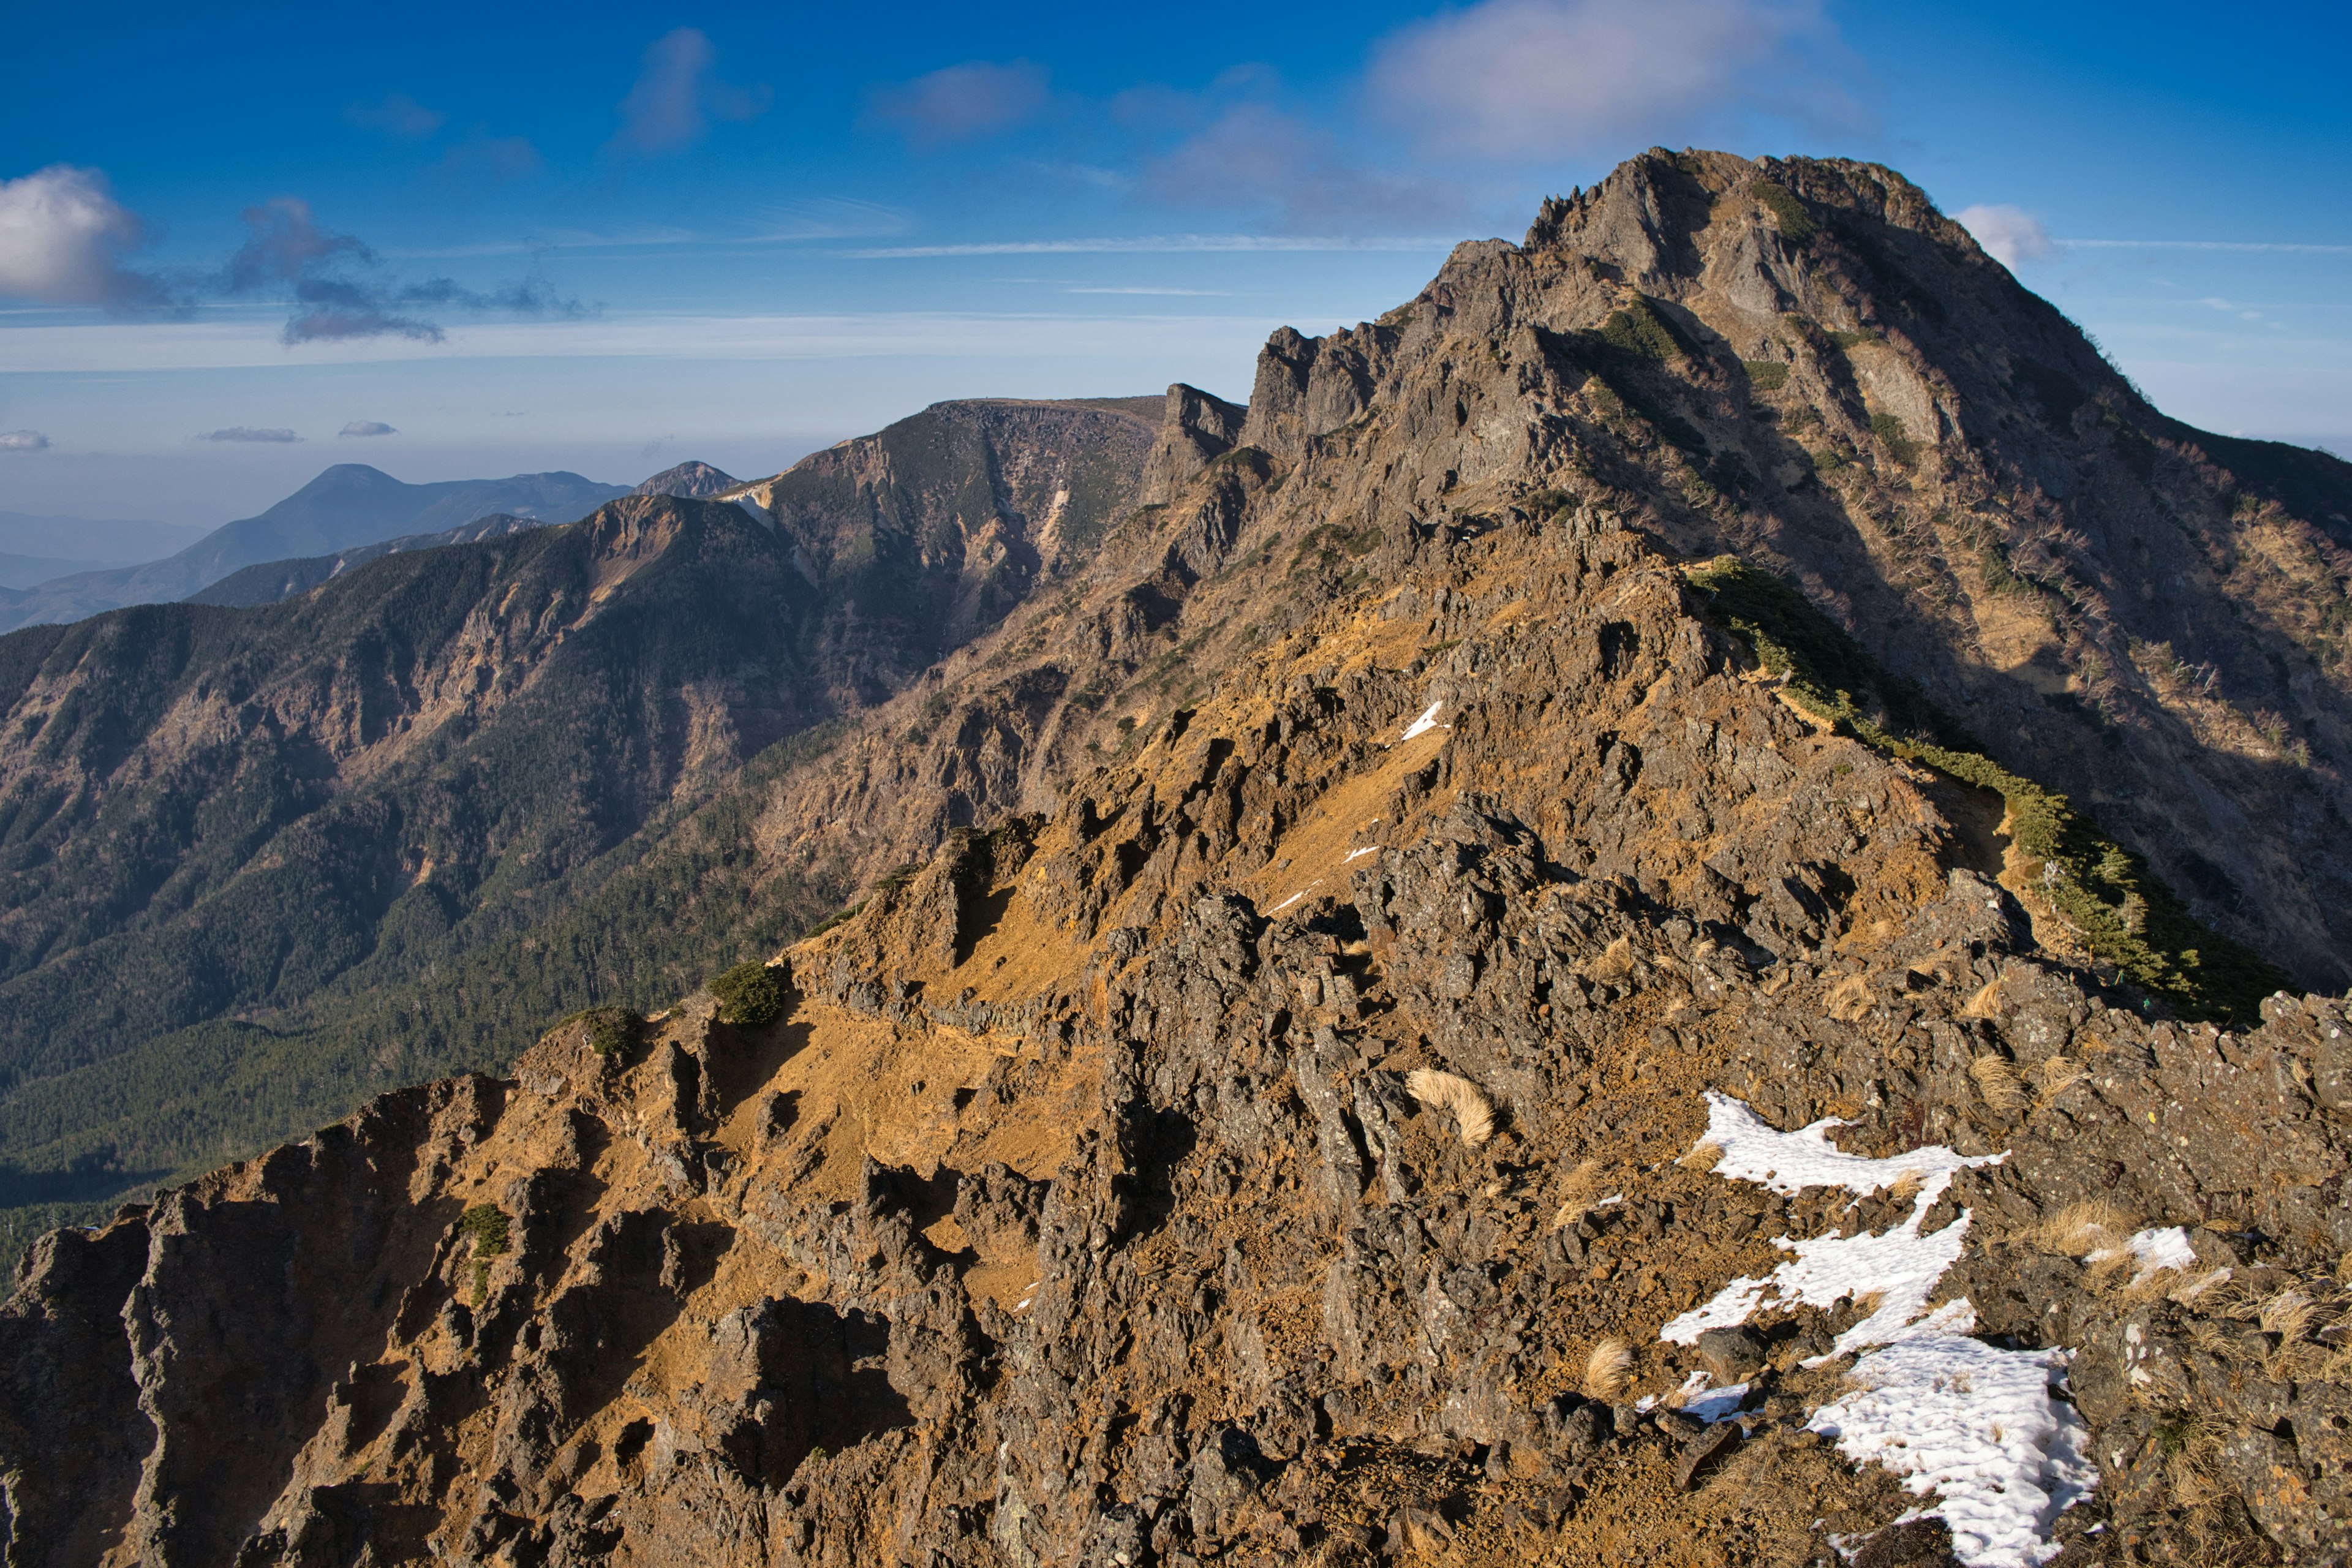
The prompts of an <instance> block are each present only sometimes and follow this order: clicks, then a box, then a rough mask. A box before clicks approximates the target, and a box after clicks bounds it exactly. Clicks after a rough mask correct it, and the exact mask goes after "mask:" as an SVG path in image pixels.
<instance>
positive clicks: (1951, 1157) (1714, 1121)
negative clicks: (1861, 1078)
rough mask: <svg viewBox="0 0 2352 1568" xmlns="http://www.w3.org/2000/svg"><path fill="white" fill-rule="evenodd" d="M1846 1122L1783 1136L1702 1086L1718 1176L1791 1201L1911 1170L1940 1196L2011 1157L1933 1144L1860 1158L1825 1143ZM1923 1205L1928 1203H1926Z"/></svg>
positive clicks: (1882, 1181) (1868, 1187) (1888, 1180)
mask: <svg viewBox="0 0 2352 1568" xmlns="http://www.w3.org/2000/svg"><path fill="white" fill-rule="evenodd" d="M1844 1125H1846V1124H1845V1123H1844V1122H1843V1121H1840V1120H1839V1119H1838V1118H1836V1117H1834V1116H1827V1117H1823V1118H1822V1120H1821V1121H1816V1122H1814V1123H1813V1124H1812V1125H1811V1126H1810V1127H1804V1128H1800V1129H1799V1130H1798V1131H1794V1132H1782V1131H1778V1130H1776V1129H1775V1128H1774V1127H1773V1126H1772V1125H1771V1123H1769V1122H1768V1121H1765V1120H1764V1119H1763V1118H1762V1117H1760V1116H1759V1115H1757V1114H1756V1112H1754V1111H1753V1110H1749V1109H1748V1107H1747V1106H1746V1105H1744V1104H1742V1103H1741V1102H1740V1101H1738V1100H1734V1099H1732V1098H1731V1096H1729V1095H1727V1094H1717V1092H1716V1091H1715V1090H1713V1089H1708V1090H1707V1091H1706V1133H1705V1134H1704V1135H1703V1136H1702V1137H1701V1138H1700V1139H1699V1144H1700V1145H1701V1146H1702V1147H1703V1146H1705V1145H1706V1144H1708V1143H1712V1144H1714V1145H1715V1146H1716V1147H1717V1148H1718V1149H1721V1150H1722V1151H1723V1158H1721V1159H1720V1160H1717V1162H1716V1163H1715V1173H1716V1174H1717V1175H1718V1176H1725V1177H1728V1178H1730V1179H1731V1180H1734V1181H1741V1182H1754V1183H1756V1184H1758V1185H1759V1186H1765V1187H1769V1188H1771V1189H1772V1190H1773V1191H1774V1192H1776V1193H1780V1194H1787V1195H1789V1196H1792V1197H1793V1196H1794V1195H1795V1194H1798V1193H1801V1192H1802V1191H1804V1190H1805V1189H1806V1188H1807V1187H1843V1188H1844V1189H1845V1190H1846V1191H1848V1192H1850V1193H1859V1194H1870V1193H1874V1192H1876V1191H1878V1190H1879V1189H1880V1188H1881V1187H1891V1186H1893V1185H1894V1184H1895V1183H1897V1182H1899V1181H1901V1180H1902V1179H1903V1178H1904V1177H1905V1176H1906V1175H1908V1174H1910V1173H1912V1172H1915V1171H1916V1172H1917V1173H1918V1174H1919V1178H1920V1180H1921V1181H1922V1182H1923V1183H1925V1185H1924V1186H1922V1187H1921V1188H1920V1189H1919V1190H1920V1192H1921V1194H1923V1195H1924V1194H1927V1192H1929V1191H1931V1190H1932V1191H1933V1192H1934V1193H1935V1194H1937V1196H1939V1197H1940V1196H1941V1195H1942V1194H1943V1191H1944V1189H1945V1188H1946V1187H1948V1186H1949V1185H1951V1184H1952V1177H1953V1176H1954V1175H1956V1174H1958V1173H1959V1172H1961V1171H1964V1170H1966V1169H1968V1167H1969V1166H1970V1165H1998V1164H2000V1163H2001V1162H2002V1161H2003V1160H2006V1159H2008V1158H2009V1156H2008V1155H2007V1154H1974V1155H1969V1154H1956V1153H1954V1152H1952V1151H1950V1150H1949V1149H1947V1148H1944V1147H1943V1146H1942V1145H1940V1144H1935V1143H1931V1144H1928V1145H1927V1147H1926V1148H1924V1149H1914V1150H1912V1151H1911V1152H1908V1153H1905V1154H1895V1155H1891V1156H1889V1157H1888V1158H1886V1159H1884V1160H1871V1159H1865V1158H1864V1157H1863V1156H1862V1155H1860V1154H1849V1153H1847V1152H1845V1151H1844V1150H1843V1149H1840V1148H1838V1147H1837V1146H1836V1145H1835V1144H1833V1143H1832V1142H1830V1141H1829V1131H1830V1129H1831V1128H1832V1127H1843V1126H1844ZM1927 1206H1928V1207H1933V1206H1934V1204H1933V1201H1932V1200H1930V1202H1929V1204H1928V1205H1927ZM1920 1212H1921V1213H1923V1214H1924V1213H1926V1212H1927V1210H1926V1209H1924V1208H1923V1209H1922V1210H1921V1211H1920Z"/></svg>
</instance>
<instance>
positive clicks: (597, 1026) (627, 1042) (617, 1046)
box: [563, 1007, 646, 1057]
mask: <svg viewBox="0 0 2352 1568" xmlns="http://www.w3.org/2000/svg"><path fill="white" fill-rule="evenodd" d="M563 1021H564V1022H565V1023H567V1024H570V1023H574V1022H577V1023H581V1024H584V1025H586V1026H587V1027H588V1048H589V1049H590V1050H592V1051H594V1052H595V1053H596V1054H597V1055H598V1056H600V1057H610V1056H618V1055H621V1054H622V1053H624V1052H625V1051H626V1050H628V1048H629V1047H631V1046H634V1045H635V1044H636V1043H637V1035H638V1032H639V1031H640V1030H642V1029H643V1028H644V1027H645V1026H646V1021H645V1019H644V1018H642V1017H640V1016H638V1015H636V1014H635V1013H633V1012H631V1011H630V1010H629V1009H628V1008H626V1007H591V1008H588V1009H587V1010H586V1011H584V1012H579V1013H574V1014H572V1016H571V1017H569V1018H566V1019H565V1020H563Z"/></svg>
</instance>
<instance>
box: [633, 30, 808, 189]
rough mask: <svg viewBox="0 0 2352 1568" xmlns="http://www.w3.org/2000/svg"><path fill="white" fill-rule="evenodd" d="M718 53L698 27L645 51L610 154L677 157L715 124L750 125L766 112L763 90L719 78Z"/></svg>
mask: <svg viewBox="0 0 2352 1568" xmlns="http://www.w3.org/2000/svg"><path fill="white" fill-rule="evenodd" d="M718 63H719V51H718V50H717V49H716V48H714V47H711V42H710V38H709V35H708V34H706V33H705V32H703V30H702V29H701V28H699V27H679V28H677V29H676V30H674V31H672V32H668V33H665V34H663V35H662V36H661V37H658V38H656V39H655V40H654V41H653V43H652V44H650V45H648V46H647V47H646V58H645V65H644V67H643V68H642V69H640V70H639V71H638V73H637V80H636V85H635V86H634V87H632V88H630V89H629V96H628V97H626V98H625V99H623V100H621V129H620V130H619V131H617V132H614V136H613V140H612V141H611V142H609V143H607V144H606V146H607V150H608V151H611V152H616V153H624V154H626V155H629V156H633V157H639V158H650V157H656V156H659V155H660V154H662V153H676V152H679V151H681V150H683V149H685V148H687V147H690V146H692V145H693V144H694V143H695V142H699V141H700V140H702V138H703V135H704V134H705V133H706V132H709V129H710V122H711V121H712V120H714V119H716V120H737V121H740V120H751V119H756V118H757V117H758V116H760V115H761V114H764V113H766V112H767V110H768V105H769V103H770V102H771V101H772V100H773V98H774V93H773V92H772V90H771V89H769V88H767V87H765V86H760V87H751V88H741V87H731V86H730V85H729V84H727V83H726V82H724V81H721V80H720V79H719V73H718Z"/></svg>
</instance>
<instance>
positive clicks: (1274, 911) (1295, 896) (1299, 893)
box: [1265, 877, 1323, 915]
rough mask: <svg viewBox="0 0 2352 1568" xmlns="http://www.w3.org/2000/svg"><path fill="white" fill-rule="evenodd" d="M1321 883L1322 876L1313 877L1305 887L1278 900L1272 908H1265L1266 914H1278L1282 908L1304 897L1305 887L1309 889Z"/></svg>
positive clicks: (1305, 894)
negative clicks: (1280, 900)
mask: <svg viewBox="0 0 2352 1568" xmlns="http://www.w3.org/2000/svg"><path fill="white" fill-rule="evenodd" d="M1322 885H1323V879H1322V878H1320V877H1318V878H1316V879H1315V880H1313V881H1311V882H1309V883H1307V887H1305V888H1301V889H1298V891H1297V892H1295V893H1293V894H1291V895H1290V897H1288V898H1286V899H1285V900H1282V902H1280V903H1278V904H1276V905H1275V906H1274V908H1272V909H1270V910H1266V911H1265V912H1266V913H1267V914H1269V915H1278V914H1280V913H1281V912H1282V911H1283V910H1286V909H1288V908H1289V907H1290V906H1291V905H1293V904H1295V903H1297V901H1298V900H1301V899H1303V898H1305V897H1306V896H1307V889H1310V888H1319V887H1321V886H1322Z"/></svg>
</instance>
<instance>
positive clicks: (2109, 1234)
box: [2023, 1198, 2132, 1261]
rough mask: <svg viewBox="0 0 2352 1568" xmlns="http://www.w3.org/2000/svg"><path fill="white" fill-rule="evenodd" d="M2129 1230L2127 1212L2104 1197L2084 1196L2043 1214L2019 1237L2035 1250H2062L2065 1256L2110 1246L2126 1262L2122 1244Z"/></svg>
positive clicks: (2127, 1252)
mask: <svg viewBox="0 0 2352 1568" xmlns="http://www.w3.org/2000/svg"><path fill="white" fill-rule="evenodd" d="M2131 1232H2132V1221H2131V1215H2128V1214H2126V1213H2125V1212H2124V1210H2123V1209H2122V1208H2121V1207H2120V1206H2119V1205H2116V1204H2112V1203H2110V1202H2108V1201H2107V1200H2106V1199H2105V1198H2085V1199H2084V1200H2083V1201H2082V1202H2080V1203H2073V1204H2068V1205H2066V1206H2065V1207H2064V1208H2062V1209H2059V1210H2057V1211H2056V1212H2055V1213H2053V1214H2050V1215H2045V1216H2044V1217H2043V1218H2042V1221H2041V1222H2040V1223H2039V1224H2037V1225H2035V1226H2032V1227H2031V1228H2029V1229H2028V1230H2027V1231H2026V1232H2025V1234H2024V1237H2023V1239H2024V1240H2025V1243H2026V1245H2028V1246H2029V1247H2034V1248H2036V1249H2037V1250H2039V1251H2042V1252H2056V1253H2063V1254H2064V1255H2065V1256H2066V1257H2069V1258H2087V1257H2089V1256H2090V1255H2092V1254H2093V1253H2095V1252H2100V1251H2104V1250H2107V1249H2114V1250H2116V1251H2120V1252H2122V1253H2123V1256H2124V1258H2125V1259H2126V1261H2128V1260H2129V1259H2130V1258H2131V1253H2130V1250H2129V1249H2128V1248H2126V1247H2125V1246H2124V1243H2125V1242H2126V1240H2127V1239H2128V1238H2129V1237H2130V1236H2131Z"/></svg>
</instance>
